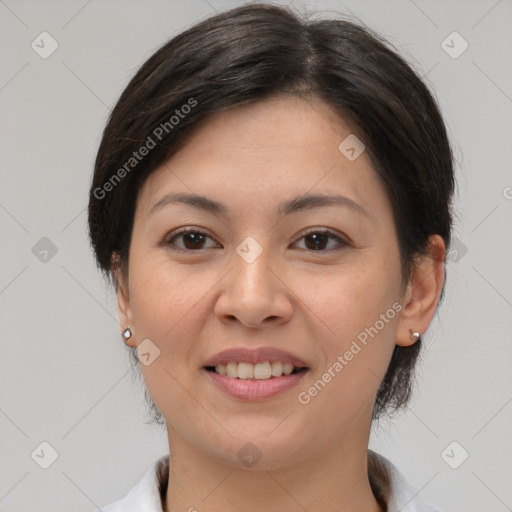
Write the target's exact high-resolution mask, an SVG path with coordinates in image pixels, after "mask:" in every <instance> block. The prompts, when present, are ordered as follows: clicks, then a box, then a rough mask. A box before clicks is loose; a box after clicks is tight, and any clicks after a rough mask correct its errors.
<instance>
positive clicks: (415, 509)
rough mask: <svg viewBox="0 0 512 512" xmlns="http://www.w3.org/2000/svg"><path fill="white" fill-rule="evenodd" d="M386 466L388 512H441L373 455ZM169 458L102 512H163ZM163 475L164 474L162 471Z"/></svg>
mask: <svg viewBox="0 0 512 512" xmlns="http://www.w3.org/2000/svg"><path fill="white" fill-rule="evenodd" d="M374 455H375V456H376V457H378V459H379V460H380V462H382V464H383V465H384V466H385V468H386V470H387V472H388V475H389V477H390V481H391V493H390V498H389V500H388V504H387V505H388V512H441V511H440V510H439V509H438V508H436V507H434V506H433V505H429V504H427V503H420V502H418V501H417V500H416V495H417V492H416V491H415V490H414V489H413V488H412V487H411V486H410V485H409V484H408V483H407V482H406V480H405V479H404V477H403V476H402V475H401V473H400V472H399V471H398V469H397V468H396V467H395V466H394V465H393V464H392V463H391V462H389V461H388V460H387V459H386V458H384V457H382V456H381V455H378V454H374ZM168 459H169V456H168V455H164V456H163V457H160V458H159V459H158V460H157V461H156V462H155V463H154V464H152V465H151V467H150V468H149V469H148V470H147V471H146V473H145V474H144V476H143V477H142V480H141V481H140V482H139V483H138V484H137V485H136V486H135V487H133V488H132V489H131V490H130V492H129V493H128V494H127V495H126V496H125V497H124V498H123V499H122V500H120V501H117V502H116V503H113V504H111V505H108V506H107V507H103V508H102V511H103V512H163V510H162V502H161V497H160V486H161V485H162V486H163V487H166V486H167V482H166V481H165V482H164V481H163V480H162V481H159V479H158V473H159V472H158V468H159V466H160V467H164V465H165V464H166V463H167V462H168ZM161 473H164V472H161Z"/></svg>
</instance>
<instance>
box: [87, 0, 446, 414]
mask: <svg viewBox="0 0 512 512" xmlns="http://www.w3.org/2000/svg"><path fill="white" fill-rule="evenodd" d="M280 93H286V94H294V95H298V96H303V97H306V96H310V97H311V96H315V97H318V98H320V99H321V100H323V101H324V102H325V103H326V104H327V105H329V106H330V107H331V108H332V109H333V111H335V112H337V113H338V114H339V116H340V117H341V118H342V119H343V120H344V121H345V122H347V123H348V124H349V126H350V127H351V130H352V131H353V132H354V133H355V134H356V135H357V137H358V138H359V139H361V140H362V141H363V142H364V144H365V145H366V151H367V153H368V155H369V157H370V159H371V161H372V164H373V167H374V169H375V172H376V173H377V175H378V176H379V178H380V179H381V180H382V183H383V185H384V187H385V190H386V193H387V195H388V197H389V199H390V201H391V204H392V209H393V216H394V221H395V225H396V229H397V234H398V245H399V248H400V257H401V265H402V277H403V283H402V284H403V285H404V286H405V284H406V283H407V282H408V280H409V278H410V276H411V272H412V270H413V269H414V261H415V256H417V255H421V254H425V253H426V249H427V248H428V244H429V237H430V236H431V235H433V234H438V235H440V236H441V237H442V238H443V240H444V242H445V245H446V248H447V250H448V249H449V246H450V239H451V225H452V213H451V198H452V194H453V189H454V170H453V158H452V153H451V149H450V144H449V141H448V137H447V133H446V129H445V126H444V123H443V120H442V118H441V115H440V112H439V109H438V107H437V104H436V101H435V100H434V98H433V96H432V95H431V93H430V92H429V90H428V88H427V87H426V85H425V84H424V83H423V81H422V80H421V79H420V78H419V77H418V75H417V74H416V73H415V72H414V71H413V70H412V68H411V67H410V66H409V65H408V64H407V63H406V61H405V60H404V59H403V58H402V57H400V56H399V55H398V53H397V52H396V50H394V49H393V48H392V47H391V46H390V45H389V44H388V43H386V42H385V41H384V40H382V39H381V38H380V37H379V36H378V35H376V34H374V33H373V32H371V31H370V30H369V29H367V28H365V27H363V26H362V25H360V24H356V23H352V22H349V21H345V20H341V19H329V20H310V21H308V20H306V19H301V17H300V16H299V15H297V14H295V13H294V12H293V11H291V10H289V9H285V8H281V7H277V6H271V5H268V4H248V5H245V6H243V7H239V8H235V9H232V10H229V11H225V12H222V13H220V14H218V15H215V16H213V17H210V18H208V19H206V20H205V21H203V22H201V23H198V24H197V25H195V26H193V27H192V28H190V29H188V30H186V31H185V32H183V33H181V34H179V35H177V36H176V37H174V38H173V39H171V40H170V41H169V42H167V43H166V44H165V45H164V46H162V47H161V48H160V49H159V50H157V51H156V52H155V53H154V54H153V55H152V56H151V57H150V58H149V59H148V60H147V61H146V62H145V63H144V64H143V65H142V67H141V68H140V69H139V71H138V72H137V73H136V75H135V76H134V77H133V79H132V80H131V81H130V83H129V84H128V86H127V87H126V89H125V90H124V91H123V93H122V95H121V97H120V99H119V101H118V102H117V104H116V106H115V108H114V109H113V111H112V113H111V115H110V118H109V120H108V123H107V126H106V128H105V131H104V133H103V138H102V140H101V144H100V147H99V151H98V154H97V158H96V163H95V169H94V176H93V181H92V185H91V189H90V201H89V228H90V239H91V243H92V246H93V249H94V251H95V255H96V259H97V263H98V266H99V267H100V268H101V270H102V271H103V272H104V273H105V275H106V276H107V277H109V278H112V277H113V272H114V271H117V270H119V269H120V270H121V271H122V272H123V273H124V274H125V275H126V273H127V262H128V256H129V254H128V250H129V244H130V238H131V233H132V227H133V219H134V213H135V205H136V200H137V195H138V192H139V190H140V189H141V187H142V185H143V183H144V180H145V179H146V178H147V177H148V176H149V174H150V173H151V172H152V171H153V170H155V169H156V168H157V167H158V166H159V165H160V164H162V163H163V162H164V161H166V160H167V159H169V158H170V157H171V156H172V155H173V154H174V153H176V151H177V150H178V149H179V148H180V147H182V146H183V144H185V143H186V140H187V136H188V135H190V133H191V131H192V130H193V128H194V127H197V126H198V125H199V124H201V123H204V122H206V120H207V119H208V116H209V114H211V113H214V112H219V111H221V110H223V109H226V108H228V107H234V106H237V105H242V104H247V103H254V102H257V101H260V100H262V99H264V98H268V97H270V96H272V95H276V94H280ZM340 142H341V141H340ZM142 147H146V148H148V151H144V153H145V155H144V156H143V157H141V158H138V157H135V156H134V152H135V153H136V154H137V155H138V156H141V155H140V154H139V153H138V152H139V150H141V148H142ZM114 283H115V279H114ZM443 293H444V287H443ZM443 293H442V294H441V298H442V296H443ZM420 347H421V339H419V340H418V341H417V342H416V343H415V344H414V345H412V346H410V347H399V346H396V347H395V349H394V353H393V356H392V360H391V363H390V365H389V368H388V370H387V373H386V375H385V377H384V379H383V382H382V384H381V386H380V389H379V391H378V393H377V397H376V402H375V406H374V418H377V417H379V416H380V415H381V414H382V413H383V412H384V411H386V410H388V411H389V410H392V409H398V408H399V407H401V406H404V405H405V404H406V403H407V402H408V400H409V397H410V391H411V381H412V375H413V370H414V366H415V362H416V359H417V357H418V354H419V351H420ZM132 354H133V352H132ZM135 360H136V359H135ZM146 398H147V399H148V401H149V403H150V404H152V412H153V413H154V419H156V420H157V421H158V420H159V419H160V418H161V415H160V413H159V412H158V411H157V409H156V407H155V406H154V404H153V403H152V400H151V398H150V397H149V394H148V393H147V390H146Z"/></svg>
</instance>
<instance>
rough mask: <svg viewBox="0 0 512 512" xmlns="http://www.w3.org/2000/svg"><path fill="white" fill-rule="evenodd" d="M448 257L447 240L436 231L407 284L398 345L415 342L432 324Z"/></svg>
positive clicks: (398, 330) (399, 325)
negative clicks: (426, 252)
mask: <svg viewBox="0 0 512 512" xmlns="http://www.w3.org/2000/svg"><path fill="white" fill-rule="evenodd" d="M444 259H445V245H444V241H443V239H442V238H441V237H440V236H439V235H433V236H432V237H431V238H430V245H429V250H428V254H426V255H422V256H421V257H419V258H418V259H417V261H416V265H415V268H414V271H413V273H412V276H411V279H410V281H409V284H408V286H407V291H406V294H405V297H404V306H403V310H402V313H401V315H400V320H399V322H398V327H397V333H396V344H397V345H399V346H402V347H408V346H411V345H414V343H416V341H417V340H418V339H419V337H420V336H421V334H422V333H424V332H425V331H426V330H427V328H428V326H429V325H430V322H431V321H432V318H433V317H434V314H435V312H436V309H437V305H438V302H439V297H440V296H441V291H442V289H443V285H444V279H445V274H444Z"/></svg>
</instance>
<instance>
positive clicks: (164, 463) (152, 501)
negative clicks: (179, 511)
mask: <svg viewBox="0 0 512 512" xmlns="http://www.w3.org/2000/svg"><path fill="white" fill-rule="evenodd" d="M168 476H169V456H168V455H164V456H163V457H160V459H158V460H157V461H156V462H155V463H154V464H152V465H151V467H150V468H149V469H148V470H147V471H146V473H145V474H144V476H143V477H142V479H141V480H140V482H139V483H138V484H137V485H136V486H135V487H133V488H132V489H131V490H130V492H129V493H128V494H127V495H126V496H125V497H124V498H123V499H121V500H120V501H116V502H115V503H112V504H110V505H107V506H106V507H102V509H101V510H102V511H103V512H162V511H163V508H162V497H163V496H165V490H166V486H167V479H168Z"/></svg>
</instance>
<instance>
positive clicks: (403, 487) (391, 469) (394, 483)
mask: <svg viewBox="0 0 512 512" xmlns="http://www.w3.org/2000/svg"><path fill="white" fill-rule="evenodd" d="M368 457H369V459H370V460H371V465H372V466H374V467H375V466H379V467H380V468H381V469H382V470H383V471H384V472H385V476H386V478H384V479H383V481H380V482H379V483H378V484H377V485H379V486H382V487H381V488H380V489H379V491H380V492H382V493H383V494H384V495H385V500H386V504H387V512H399V511H400V512H441V510H440V509H439V508H437V507H435V506H434V505H432V504H430V503H425V502H421V501H419V499H418V498H417V495H418V491H416V490H415V489H414V488H413V487H412V486H410V485H409V484H408V483H407V481H406V480H405V478H404V477H403V475H402V474H401V473H400V471H398V469H397V468H396V467H395V466H394V465H393V464H392V463H391V462H390V461H389V460H388V459H386V458H385V457H383V456H382V455H379V454H378V453H375V452H372V451H371V450H368Z"/></svg>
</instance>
